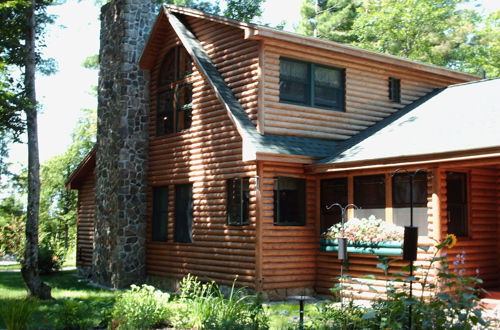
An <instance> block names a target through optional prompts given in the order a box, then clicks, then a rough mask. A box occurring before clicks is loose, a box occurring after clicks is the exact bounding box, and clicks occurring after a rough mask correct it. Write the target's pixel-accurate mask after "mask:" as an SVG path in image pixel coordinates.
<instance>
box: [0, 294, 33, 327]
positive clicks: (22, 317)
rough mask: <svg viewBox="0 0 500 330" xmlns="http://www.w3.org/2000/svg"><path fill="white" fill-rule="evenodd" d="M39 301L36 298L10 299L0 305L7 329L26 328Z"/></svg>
mask: <svg viewBox="0 0 500 330" xmlns="http://www.w3.org/2000/svg"><path fill="white" fill-rule="evenodd" d="M37 305H38V302H37V301H36V300H34V299H24V300H8V301H7V302H6V303H5V304H4V305H3V306H1V307H0V316H1V317H2V319H3V323H4V324H5V326H6V328H7V330H24V329H27V328H28V322H29V321H30V320H31V315H32V314H33V312H34V311H35V309H36V307H37Z"/></svg>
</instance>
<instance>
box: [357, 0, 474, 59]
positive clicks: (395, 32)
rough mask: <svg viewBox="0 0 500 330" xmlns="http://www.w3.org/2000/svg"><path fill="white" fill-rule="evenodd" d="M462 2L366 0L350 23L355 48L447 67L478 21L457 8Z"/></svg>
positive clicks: (457, 0) (469, 12) (467, 12)
mask: <svg viewBox="0 0 500 330" xmlns="http://www.w3.org/2000/svg"><path fill="white" fill-rule="evenodd" d="M463 2H464V1H463V0H367V1H364V2H363V5H362V6H361V7H360V8H359V11H358V16H357V18H356V20H355V22H354V24H353V30H354V33H355V34H356V35H357V37H358V41H357V42H356V43H355V44H356V45H358V46H360V47H362V48H366V49H371V50H375V51H378V52H382V53H389V54H392V55H398V56H403V57H407V58H410V59H414V60H419V61H423V62H429V63H433V64H436V65H442V66H445V65H448V64H449V63H451V62H453V61H454V60H455V59H457V56H459V54H458V52H457V50H458V48H459V47H460V45H461V44H464V43H466V42H467V41H468V39H469V38H470V36H471V33H472V31H473V29H474V25H475V24H476V23H477V21H478V20H479V16H478V15H476V14H475V13H474V12H473V11H470V10H463V9H459V8H458V5H459V4H460V3H463Z"/></svg>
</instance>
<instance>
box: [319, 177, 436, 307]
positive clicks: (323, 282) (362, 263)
mask: <svg viewBox="0 0 500 330" xmlns="http://www.w3.org/2000/svg"><path fill="white" fill-rule="evenodd" d="M392 172H393V170H391V171H390V172H387V173H385V174H386V177H387V174H389V175H390V174H391V173H392ZM431 172H432V171H431V169H428V181H427V182H428V183H427V207H428V221H429V233H428V235H429V236H427V237H424V236H420V237H419V246H428V247H430V249H429V251H427V252H426V251H424V250H422V249H418V251H417V252H418V254H417V261H415V263H414V264H415V266H417V267H420V269H419V270H417V271H415V276H417V277H420V278H423V277H424V276H425V275H426V274H428V281H429V282H432V281H434V278H435V274H436V271H435V270H430V271H429V272H428V269H429V267H428V266H429V260H431V258H432V256H433V253H434V252H435V250H434V249H432V248H431V247H432V246H433V245H434V244H433V241H432V239H431V237H432V236H433V233H432V228H433V226H434V221H433V213H434V212H435V211H434V208H433V205H434V204H433V193H434V192H435V190H436V189H437V188H436V187H434V186H433V180H432V174H431ZM372 174H383V173H380V172H364V173H362V174H360V175H372ZM345 176H346V175H343V176H340V177H345ZM349 176H350V177H352V176H353V175H352V174H349ZM323 178H325V179H326V178H332V176H323V177H321V179H323ZM352 181H353V180H352V178H350V179H349V182H352ZM387 184H390V181H388V182H386V189H387ZM317 185H318V189H319V185H320V181H319V180H318V183H317ZM350 190H351V191H352V187H351V188H350ZM349 196H350V197H349V203H353V202H354V201H353V200H352V196H353V195H352V193H351V194H349ZM318 198H319V195H318ZM386 202H387V203H388V201H387V199H386ZM317 207H318V208H319V207H320V205H319V200H318V201H317ZM388 210H392V206H391V205H389V203H388V204H387V210H386V213H387V211H388ZM318 219H319V213H318ZM318 221H319V220H318ZM318 232H319V228H318ZM318 248H319V245H318ZM348 257H349V261H348V263H349V266H348V267H345V266H344V267H343V268H341V261H340V260H338V255H337V253H332V252H321V251H320V252H318V256H317V276H316V284H315V289H316V291H317V292H319V293H323V294H331V289H332V288H334V287H335V286H336V285H338V283H339V281H338V279H339V277H340V276H341V274H343V275H347V276H349V277H351V278H356V281H346V282H345V283H344V284H343V285H344V286H343V288H344V289H343V291H342V292H343V294H344V295H345V296H351V297H354V298H356V299H364V300H370V299H376V298H380V295H381V294H382V295H383V294H385V290H386V284H387V283H386V279H388V278H394V276H392V275H391V274H393V273H395V272H401V269H402V268H403V267H404V266H407V265H408V262H407V261H403V260H402V258H401V257H399V258H397V257H391V259H396V260H397V261H395V262H393V263H391V265H390V267H389V271H388V274H389V276H388V277H386V276H385V275H384V271H383V270H382V269H380V268H377V264H379V263H380V261H379V260H378V259H377V257H376V256H375V255H369V254H359V253H349V256H348ZM367 275H374V276H375V277H376V280H372V279H362V277H364V276H367ZM392 284H393V285H395V286H398V285H399V284H398V283H396V282H393V283H392ZM414 289H415V291H419V292H420V291H421V289H422V287H421V285H420V284H419V283H414ZM425 294H426V295H427V294H428V292H426V293H425ZM419 295H420V293H419Z"/></svg>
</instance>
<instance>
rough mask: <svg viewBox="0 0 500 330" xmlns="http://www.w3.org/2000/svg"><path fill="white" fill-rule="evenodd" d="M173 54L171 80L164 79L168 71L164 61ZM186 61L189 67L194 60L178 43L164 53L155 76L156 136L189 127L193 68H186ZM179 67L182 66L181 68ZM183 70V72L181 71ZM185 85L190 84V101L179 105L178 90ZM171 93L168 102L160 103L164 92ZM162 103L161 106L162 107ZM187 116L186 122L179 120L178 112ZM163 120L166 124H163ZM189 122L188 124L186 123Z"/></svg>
mask: <svg viewBox="0 0 500 330" xmlns="http://www.w3.org/2000/svg"><path fill="white" fill-rule="evenodd" d="M171 56H173V63H172V65H173V66H174V69H173V80H168V79H167V80H164V75H165V74H166V73H170V71H168V68H165V62H168V61H167V60H168V59H169V57H171ZM188 63H191V68H193V66H194V62H193V60H192V59H191V56H190V55H189V54H188V53H187V51H186V50H185V49H184V48H183V47H182V46H180V45H176V46H174V47H172V48H171V49H170V50H169V51H168V52H166V54H165V55H164V57H163V59H162V62H161V64H160V70H159V73H158V77H157V80H156V81H157V93H156V94H157V102H156V136H165V135H170V134H174V133H179V132H182V131H185V130H188V129H189V128H191V125H192V119H191V117H192V108H193V91H192V90H193V82H194V80H193V70H192V69H191V70H187V68H188V67H189V65H188ZM181 68H183V69H182V70H181ZM182 71H185V72H182ZM185 86H190V90H189V95H190V99H191V103H189V104H184V105H182V106H180V104H181V102H182V101H181V100H180V95H179V94H180V90H181V89H182V88H184V87H185ZM167 93H171V95H172V98H171V100H170V102H171V103H170V105H169V103H168V102H167V103H165V104H162V98H163V97H164V95H165V94H167ZM162 105H163V107H162ZM181 113H183V116H188V117H189V118H190V119H189V121H188V122H186V120H185V119H184V120H183V122H182V123H180V122H179V117H180V114H181ZM165 120H168V124H167V125H164V122H165ZM187 123H189V124H187Z"/></svg>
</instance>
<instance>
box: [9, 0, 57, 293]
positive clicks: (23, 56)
mask: <svg viewBox="0 0 500 330" xmlns="http://www.w3.org/2000/svg"><path fill="white" fill-rule="evenodd" d="M51 3H52V0H36V1H35V0H8V1H4V2H2V3H1V5H0V17H1V18H2V20H1V22H0V36H1V37H0V40H1V41H0V58H1V62H2V63H3V65H4V68H5V69H4V71H3V73H4V74H6V77H7V79H8V81H9V82H11V83H13V82H14V81H15V77H16V75H15V74H14V73H13V71H14V70H15V69H17V70H19V71H21V77H22V79H21V80H20V81H18V82H17V84H16V87H17V91H18V92H17V93H15V94H14V95H13V96H12V100H14V101H13V102H12V103H11V104H12V105H14V106H15V107H16V110H15V111H14V112H13V113H12V114H13V115H15V116H19V117H20V113H21V111H20V109H24V112H25V114H26V131H27V137H28V206H27V220H26V249H25V254H24V260H23V266H22V269H21V273H22V276H23V279H24V281H25V283H26V286H27V288H28V291H29V294H30V295H32V296H36V297H38V298H41V299H48V298H50V297H51V295H50V291H51V290H50V287H49V286H47V285H46V284H45V283H43V282H42V280H41V278H40V275H39V272H38V215H39V201H40V175H39V169H40V162H39V156H38V127H37V99H36V92H35V72H36V69H37V64H42V63H43V61H42V59H41V56H40V54H39V53H38V52H37V47H36V46H37V45H36V40H37V39H38V41H39V42H40V41H41V40H42V39H43V38H42V37H41V32H42V30H43V27H44V25H45V24H46V23H48V22H50V21H51V19H50V17H49V16H47V15H46V12H45V8H46V7H47V6H48V5H49V4H51ZM38 68H39V69H42V68H43V66H39V67H38ZM43 71H45V70H43ZM48 71H50V70H48ZM21 106H22V107H21ZM3 110H4V109H2V112H3ZM17 119H18V118H14V119H13V120H17ZM19 120H20V119H19Z"/></svg>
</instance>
